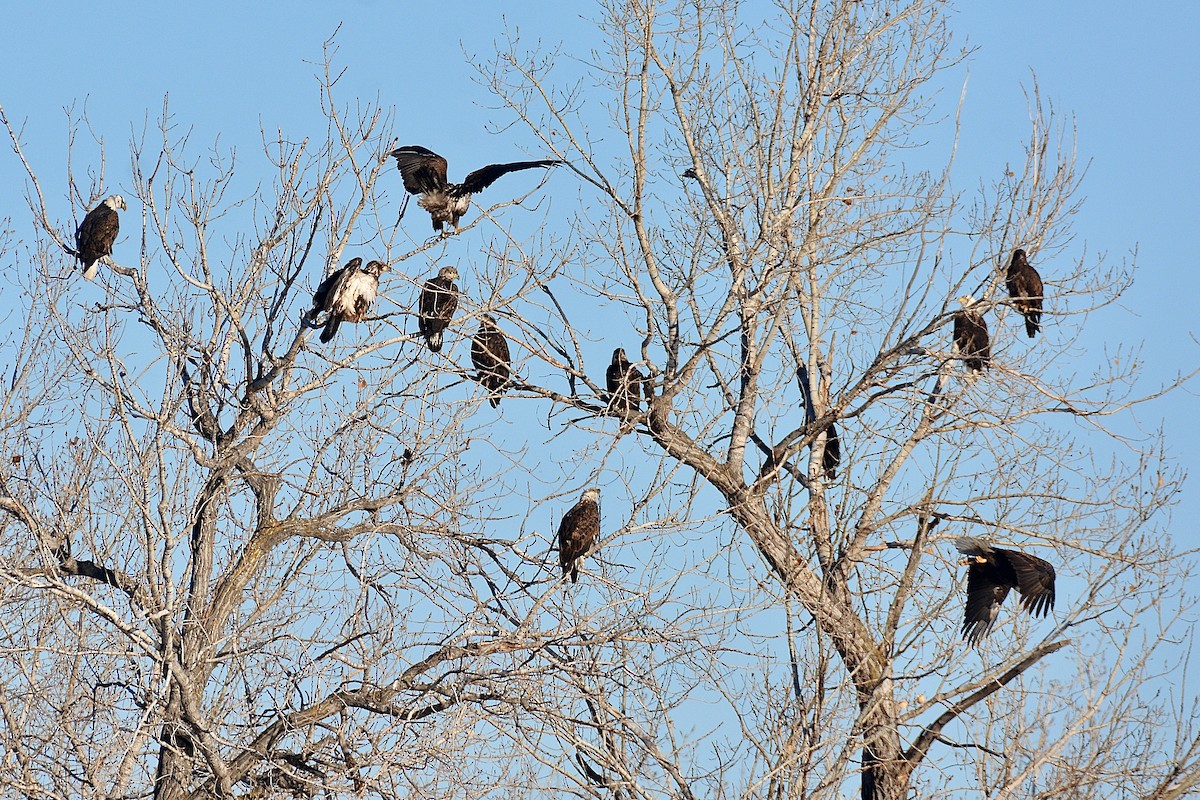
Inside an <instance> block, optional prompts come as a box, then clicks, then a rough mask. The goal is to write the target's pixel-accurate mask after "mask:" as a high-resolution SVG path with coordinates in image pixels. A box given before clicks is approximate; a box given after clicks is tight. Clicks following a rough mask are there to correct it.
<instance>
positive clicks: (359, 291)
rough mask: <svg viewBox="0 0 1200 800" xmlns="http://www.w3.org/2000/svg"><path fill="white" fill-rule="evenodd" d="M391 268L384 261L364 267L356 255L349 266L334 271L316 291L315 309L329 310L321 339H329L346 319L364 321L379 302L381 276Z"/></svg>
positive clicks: (348, 263)
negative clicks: (377, 295) (372, 305)
mask: <svg viewBox="0 0 1200 800" xmlns="http://www.w3.org/2000/svg"><path fill="white" fill-rule="evenodd" d="M385 269H387V264H384V263H383V262H381V261H369V262H367V266H365V267H363V266H362V259H361V258H352V259H350V260H349V261H347V262H346V266H344V267H342V268H341V269H339V270H337V271H336V272H334V273H332V274H331V275H330V276H329V277H327V278H326V279H325V280H323V281H321V285H320V286H318V287H317V291H316V292H315V293H314V294H313V307H312V312H311V313H313V314H316V313H318V312H320V311H327V312H329V316H328V318H327V319H326V320H325V329H324V330H322V331H321V341H322V342H328V341H330V340H332V339H333V337H334V336H335V335H336V334H337V332H338V328H339V327H340V326H341V324H342V323H343V322H362V321H363V320H364V319H366V316H367V311H369V310H370V309H371V304H372V303H374V302H375V295H376V293H378V291H379V276H380V275H381V274H383V271H384V270H385Z"/></svg>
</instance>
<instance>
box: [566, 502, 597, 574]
mask: <svg viewBox="0 0 1200 800" xmlns="http://www.w3.org/2000/svg"><path fill="white" fill-rule="evenodd" d="M599 538H600V490H599V489H596V488H591V489H584V490H583V495H582V496H581V497H580V498H579V502H578V503H576V504H575V505H574V506H573V507H572V508H571V510H570V511H568V512H567V513H566V514H564V515H563V518H562V522H560V523H559V525H558V564H559V566H560V567H562V574H563V577H564V578H565V577H567V575H570V576H571V583H578V582H579V564H580V562H581V561H583V557H584V556H586V555H587V554H588V551H589V550H591V549H592V547H593V546H595V544H596V540H597V539H599Z"/></svg>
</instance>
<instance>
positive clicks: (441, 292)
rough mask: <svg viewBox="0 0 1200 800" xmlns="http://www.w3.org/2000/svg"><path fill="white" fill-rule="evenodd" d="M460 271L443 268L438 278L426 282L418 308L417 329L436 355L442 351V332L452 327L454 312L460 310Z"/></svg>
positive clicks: (452, 268)
mask: <svg viewBox="0 0 1200 800" xmlns="http://www.w3.org/2000/svg"><path fill="white" fill-rule="evenodd" d="M456 280H458V270H456V269H455V268H454V267H442V268H441V269H440V270H438V274H437V277H436V278H430V279H429V280H427V281H425V286H424V287H422V289H421V299H420V301H419V303H418V308H417V327H418V328H419V329H420V331H421V335H422V336H424V337H425V341H426V342H427V343H428V344H429V349H430V350H432V351H433V352H435V353H439V352H441V350H442V331H444V330H446V328H447V327H449V325H450V320H452V319H453V318H454V312H455V311H457V310H458V286H457V285H455V283H454V282H455V281H456Z"/></svg>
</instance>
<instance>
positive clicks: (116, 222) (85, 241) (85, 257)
mask: <svg viewBox="0 0 1200 800" xmlns="http://www.w3.org/2000/svg"><path fill="white" fill-rule="evenodd" d="M120 228H121V221H120V219H119V217H118V215H117V212H116V209H112V208H109V207H108V206H107V205H105V204H103V203H101V204H100V205H98V206H96V207H95V208H93V209H92V210H91V211H89V212H88V213H87V216H85V217H84V218H83V222H81V223H79V227H78V228H76V229H75V249H76V251H77V252H76V257H77V258H78V259H79V260H80V261H82V262H83V264H84V266H85V267H90V266H91V265H92V264H94V263H96V262H97V261H98V260H100V259H101V258H102V257H104V256H108V255H112V249H113V242H115V241H116V240H117V233H118V232H119V231H120Z"/></svg>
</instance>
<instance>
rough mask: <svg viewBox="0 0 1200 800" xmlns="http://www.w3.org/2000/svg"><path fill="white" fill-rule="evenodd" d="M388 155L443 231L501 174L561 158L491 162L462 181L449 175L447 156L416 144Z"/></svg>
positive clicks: (546, 164)
mask: <svg viewBox="0 0 1200 800" xmlns="http://www.w3.org/2000/svg"><path fill="white" fill-rule="evenodd" d="M388 155H389V156H391V157H392V158H394V159H396V168H397V169H399V170H400V175H401V176H402V177H403V178H404V188H405V190H406V191H407V192H408V193H409V194H415V195H419V197H418V198H417V205H419V206H420V207H421V208H423V209H425V210H426V211H428V212H429V216H430V217H432V218H433V229H434V230H435V231H438V232H441V230H442V226H443V225H445V224H446V223H447V222H449V223H450V224H451V225H452V226H454V227H455V228H457V227H458V221H459V219H461V218H462V217H463V215H465V214H466V213H467V209H468V208H470V206H471V195H473V194H476V193H477V192H482V191H483V190H484V189H486V188H487V187H489V186H491V185H492V184H493V183H494V182H495V181H496V179H497V178H499V177H500V176H501V175H507V174H508V173H510V172H516V171H518V170H522V169H532V168H534V167H553V166H554V165H555V164H561V163H563V162H562V161H560V160H558V159H542V160H540V161H512V162H510V163H508V164H488V165H487V166H486V167H480V168H479V169H477V170H475V171H474V172H472V173H470V174H469V175H467V177H466V179H464V180H463V182H462V183H450V182H449V181H448V180H447V179H446V159H444V158H442V157H441V156H439V155H438V154H437V153H435V152H433V151H432V150H430V149H428V148H425V147H421V146H420V145H417V144H412V145H408V146H407V147H398V148H396V149H395V150H393V151H392V152H390V153H388Z"/></svg>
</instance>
